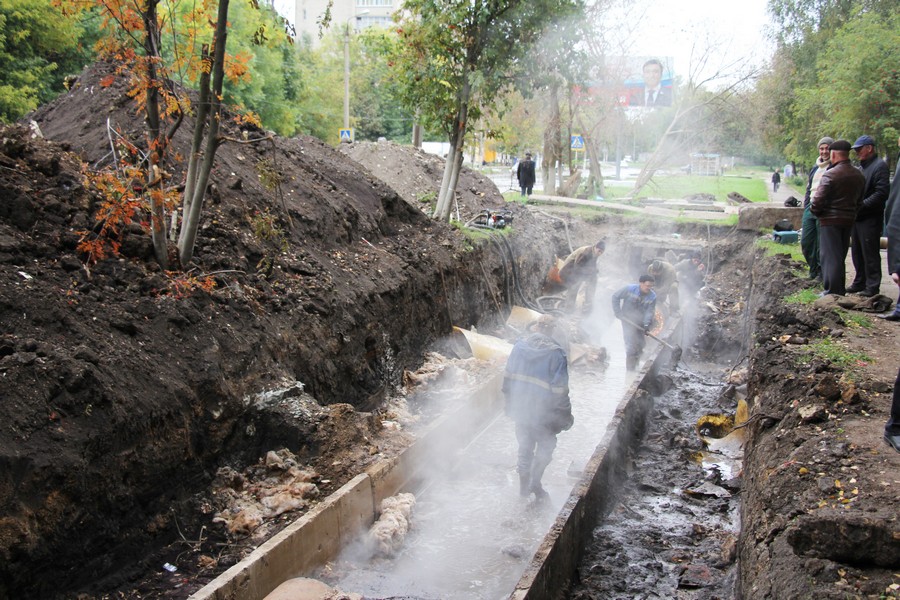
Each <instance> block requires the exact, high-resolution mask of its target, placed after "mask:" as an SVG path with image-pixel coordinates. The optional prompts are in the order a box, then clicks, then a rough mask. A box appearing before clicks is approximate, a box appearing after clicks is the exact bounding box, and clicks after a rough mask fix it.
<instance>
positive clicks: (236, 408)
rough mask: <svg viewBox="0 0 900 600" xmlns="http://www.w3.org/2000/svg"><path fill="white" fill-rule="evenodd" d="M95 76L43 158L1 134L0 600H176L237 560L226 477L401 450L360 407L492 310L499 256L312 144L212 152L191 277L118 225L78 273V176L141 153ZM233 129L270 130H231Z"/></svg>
mask: <svg viewBox="0 0 900 600" xmlns="http://www.w3.org/2000/svg"><path fill="white" fill-rule="evenodd" d="M108 73H109V68H108V66H106V65H97V66H95V67H93V68H92V69H89V70H88V71H87V72H85V73H84V74H83V75H82V76H81V78H80V79H79V81H78V83H77V85H76V86H75V87H74V88H73V90H72V92H71V93H70V94H68V95H67V96H65V97H62V98H60V99H59V100H58V101H56V102H54V103H52V104H50V105H48V106H45V107H43V108H41V109H40V110H39V111H38V112H37V113H35V114H34V115H32V117H33V118H34V120H35V121H36V122H37V123H38V124H39V126H40V129H41V130H42V131H43V134H44V135H45V136H46V137H47V138H48V139H53V140H58V142H52V141H48V140H45V139H41V138H35V137H32V136H31V134H30V130H28V129H27V128H22V127H11V128H5V129H3V130H2V132H0V194H2V197H3V198H4V201H3V203H2V205H0V323H2V330H0V374H2V377H0V382H2V383H0V386H2V394H0V395H2V397H3V398H4V402H3V403H2V404H0V420H2V422H3V423H4V427H3V428H2V430H0V464H2V465H3V471H4V473H6V474H7V476H5V477H4V478H3V479H2V480H0V506H2V507H3V517H2V519H0V558H2V560H0V598H5V597H12V596H15V597H17V598H28V597H42V598H51V597H55V596H60V597H65V596H70V597H71V596H74V595H75V594H76V593H77V592H86V593H88V594H89V595H90V594H98V595H99V594H100V593H101V592H109V591H110V590H116V589H119V590H126V591H125V592H123V593H126V594H138V595H142V596H147V595H156V596H159V597H186V596H187V595H188V594H189V593H190V591H191V589H196V588H197V587H199V586H200V585H202V584H203V583H204V581H205V580H207V579H208V578H209V577H211V576H213V575H215V574H216V573H217V572H220V571H221V570H222V569H224V568H225V567H227V566H229V565H230V564H232V563H234V562H235V561H236V560H238V559H240V558H241V557H242V555H243V553H244V552H246V551H247V548H248V546H247V545H246V543H243V542H242V540H241V539H238V538H237V537H236V536H233V535H231V534H229V533H228V532H227V530H226V529H225V527H224V525H223V524H214V523H212V519H213V517H214V514H215V512H217V511H219V510H220V509H219V507H218V505H217V504H216V503H214V502H211V501H210V498H209V497H208V494H209V493H210V492H209V490H210V489H211V488H210V483H211V482H212V480H213V478H214V476H215V474H216V472H217V471H218V470H219V469H220V468H221V467H224V466H229V467H232V468H233V469H234V470H235V471H236V472H241V471H243V470H244V469H245V468H246V467H247V466H249V465H254V464H257V462H258V461H259V460H260V459H261V458H262V457H265V456H266V455H267V453H268V452H270V451H279V450H281V449H282V448H287V449H289V450H290V452H292V453H293V454H294V455H295V456H296V460H297V463H298V465H299V466H301V467H303V468H309V469H310V470H312V471H314V472H316V473H317V474H318V479H317V480H316V481H317V485H318V487H319V489H320V493H321V494H322V495H326V494H328V493H330V491H332V490H333V489H335V488H336V487H337V486H339V485H340V484H341V483H343V481H345V480H346V479H347V478H348V477H349V476H352V475H354V474H356V473H357V472H359V470H360V469H361V468H362V467H363V466H364V465H365V464H367V463H368V462H370V461H372V460H374V459H375V458H377V457H378V456H379V454H380V453H390V452H391V451H393V449H394V448H395V447H396V445H398V444H400V445H402V443H403V439H402V436H397V435H395V432H388V431H386V430H385V428H384V427H383V426H382V425H381V416H380V415H377V414H372V413H369V412H360V411H359V409H365V410H371V409H373V408H376V407H379V406H380V404H381V402H382V400H383V399H384V398H385V397H386V395H387V393H388V392H389V391H390V390H391V389H392V388H393V387H395V386H399V384H400V382H401V379H402V373H403V371H404V369H408V368H415V367H417V366H418V365H419V364H420V363H421V360H422V358H421V357H422V353H423V351H424V350H425V349H426V348H427V347H428V345H429V344H431V343H433V342H434V340H436V339H437V338H439V337H440V336H443V335H445V334H446V332H448V331H449V330H450V324H451V323H453V324H459V325H462V326H472V325H474V324H476V323H478V321H479V319H480V317H481V315H484V314H489V312H490V311H489V310H487V307H488V306H491V305H493V304H495V302H496V298H501V299H503V294H504V292H503V290H502V289H500V288H501V285H499V284H498V282H502V278H503V276H504V273H505V269H504V260H505V259H502V258H501V257H500V256H498V255H497V254H496V253H495V252H494V251H493V250H492V249H491V248H477V247H476V248H474V249H473V248H472V246H471V245H470V244H469V243H468V242H467V241H466V239H465V238H464V237H463V236H462V235H461V234H460V233H459V232H458V231H456V230H454V229H453V228H451V227H449V226H446V225H444V224H440V223H436V222H434V221H432V220H431V219H429V218H428V217H426V216H425V215H424V214H423V213H422V211H421V210H419V209H418V208H416V207H413V206H410V205H409V204H408V203H407V202H405V201H404V200H403V199H402V198H401V197H400V196H399V195H398V194H397V193H396V192H395V191H393V190H392V189H390V188H388V187H387V186H386V185H384V184H383V183H382V182H381V181H379V180H378V179H377V178H375V177H373V176H372V175H371V174H370V173H369V172H368V171H367V170H366V169H364V168H361V167H360V165H359V164H357V163H354V162H352V161H349V160H347V159H346V157H344V156H343V155H342V154H341V153H339V152H337V151H335V150H334V149H333V148H331V147H328V146H326V145H324V144H322V143H321V142H319V141H317V140H315V139H312V138H294V139H290V140H281V139H276V140H274V141H266V142H263V143H260V144H249V145H248V144H240V145H236V144H225V145H224V146H223V147H222V148H221V149H220V151H219V153H218V155H217V159H216V166H215V169H214V173H213V184H212V185H211V186H210V189H209V194H208V199H207V204H206V206H205V209H204V210H205V213H204V216H203V219H202V221H203V222H202V225H201V228H200V231H199V237H198V241H197V250H196V260H195V264H194V265H192V269H191V271H189V272H187V273H185V274H173V273H164V272H161V271H160V269H159V268H158V267H157V266H156V264H155V263H154V262H153V260H152V259H151V247H150V240H149V236H148V235H147V234H146V231H145V228H144V227H140V226H137V225H133V226H131V227H129V228H128V229H127V231H125V234H124V237H123V238H122V240H121V241H122V253H121V256H120V257H116V258H111V259H107V260H103V261H100V262H98V263H97V264H96V265H94V266H93V267H92V268H91V269H90V270H89V271H88V270H86V269H85V268H83V266H82V262H81V261H82V258H83V257H82V256H80V255H79V253H78V251H77V250H76V246H77V244H78V242H79V240H80V239H81V237H82V236H84V235H91V233H90V232H91V231H93V230H94V228H95V226H96V223H95V219H94V217H95V212H96V210H97V207H98V204H99V198H98V197H97V196H96V195H95V194H94V193H93V192H92V191H91V190H89V189H86V188H85V186H84V183H83V177H82V174H81V168H82V164H81V161H84V162H85V163H86V164H87V165H89V166H97V165H101V164H109V162H110V160H111V156H112V155H111V152H112V148H111V146H110V137H112V138H113V139H116V138H117V136H120V135H121V136H124V137H127V138H128V139H129V140H130V141H131V142H132V143H134V144H135V145H136V146H138V147H142V146H143V145H144V144H143V141H142V137H141V134H140V131H141V121H140V117H139V116H138V115H137V114H136V113H135V107H134V106H133V104H132V102H131V100H130V99H129V98H128V97H127V95H126V94H125V83H124V82H122V81H120V80H118V79H116V80H115V81H114V82H113V83H112V85H105V83H106V82H105V81H103V80H104V77H105V76H106V75H107V74H108ZM244 133H246V137H248V138H250V139H254V138H257V137H263V136H264V133H265V132H261V131H258V130H255V129H253V128H252V127H251V128H248V127H246V126H243V129H241V128H239V127H238V125H237V124H236V123H234V122H233V121H231V120H227V121H226V123H225V134H226V135H228V136H229V137H232V138H234V139H243V138H244ZM190 134H191V132H190V123H187V122H186V123H185V125H183V126H182V129H181V130H180V131H179V132H178V134H177V136H176V138H175V141H174V150H175V151H177V152H180V153H182V154H184V153H185V151H186V148H187V146H188V140H189V136H190ZM114 145H115V144H114ZM179 176H180V175H179V173H178V172H177V170H176V171H175V172H174V173H173V181H176V182H177V181H178V177H179ZM273 176H274V178H275V179H277V180H278V181H280V182H281V186H280V191H281V193H280V194H279V193H278V189H277V188H272V187H271V186H270V185H269V184H270V183H271V182H272V180H273ZM517 223H518V224H519V225H520V226H521V227H522V228H523V229H522V231H523V232H527V231H528V227H529V223H532V224H533V223H534V221H533V220H531V219H529V217H528V214H527V213H523V214H522V215H521V218H518V219H517ZM86 232H87V233H86ZM535 235H536V236H540V235H545V236H546V237H544V238H542V242H543V243H542V244H541V245H540V246H538V247H531V246H528V247H526V246H525V245H524V244H522V243H521V242H518V241H516V238H515V236H514V237H513V239H512V244H513V246H515V247H517V248H518V249H520V250H521V251H522V254H521V257H520V262H521V264H520V265H519V268H520V270H521V272H523V273H528V271H529V270H534V271H536V270H538V265H541V267H540V269H541V270H542V269H543V266H542V265H544V264H547V263H548V262H549V255H550V253H552V251H553V249H554V247H555V246H556V245H557V244H556V240H555V239H554V237H553V235H554V234H553V232H550V234H549V235H547V234H540V233H537V234H535ZM532 239H533V237H532ZM530 241H531V240H529V242H530ZM542 253H545V254H547V255H546V256H545V255H543V254H542ZM204 275H208V276H210V277H212V278H213V279H214V281H215V283H216V285H215V288H214V289H212V290H211V291H205V290H204V289H202V288H199V287H197V286H196V285H194V282H195V280H196V278H199V277H202V276H204ZM504 301H505V299H504ZM410 324H415V327H411V326H410ZM304 398H305V400H303V399H304ZM300 400H303V402H300ZM310 402H311V403H312V404H315V405H319V406H320V409H317V410H303V409H302V408H303V406H307V407H309V406H311V405H310V404H309V403H310ZM304 501H305V500H304ZM272 512H273V513H277V512H278V511H277V510H276V511H272ZM295 517H296V513H293V512H287V513H284V514H281V515H274V516H273V518H274V519H275V523H274V524H273V525H272V526H271V529H272V530H274V529H277V527H279V526H280V525H278V523H281V524H282V525H283V524H284V523H286V522H287V520H288V519H291V518H295ZM200 556H203V557H205V558H203V560H202V561H201V560H200V558H199V557H200ZM210 558H212V559H213V560H209V559H210ZM165 563H170V564H174V565H177V566H178V571H177V574H175V575H173V574H171V573H169V572H167V571H166V570H163V569H162V565H163V564H165Z"/></svg>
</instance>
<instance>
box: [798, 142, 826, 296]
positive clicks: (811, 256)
mask: <svg viewBox="0 0 900 600" xmlns="http://www.w3.org/2000/svg"><path fill="white" fill-rule="evenodd" d="M833 143H834V140H833V139H832V138H830V137H828V136H825V137H823V138H822V139H821V140H819V143H818V145H817V148H818V150H819V158H817V159H816V164H815V166H814V167H813V168H812V169H810V170H809V179H807V181H806V195H805V196H804V197H803V225H802V228H801V230H802V234H801V236H800V249H801V250H803V257H804V258H805V259H806V264H807V265H809V278H810V279H821V278H822V270H821V268H820V267H819V220H818V219H817V218H816V216H815V215H814V214H812V211H811V210H810V208H809V205H810V202H811V201H812V195H813V194H814V193H815V191H816V188H818V187H819V183H821V182H822V176H823V175H824V174H825V171H827V170H828V167H830V166H831V144H833Z"/></svg>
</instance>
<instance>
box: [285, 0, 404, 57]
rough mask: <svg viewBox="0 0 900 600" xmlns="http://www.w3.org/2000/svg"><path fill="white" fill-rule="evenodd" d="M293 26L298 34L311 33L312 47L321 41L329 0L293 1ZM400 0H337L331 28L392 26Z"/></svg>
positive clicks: (333, 8)
mask: <svg viewBox="0 0 900 600" xmlns="http://www.w3.org/2000/svg"><path fill="white" fill-rule="evenodd" d="M294 2H295V4H294V6H295V11H294V27H295V28H296V30H297V37H304V36H308V37H309V38H310V39H311V40H312V43H313V46H316V45H318V43H319V23H318V21H320V20H321V19H322V15H324V14H325V8H326V7H327V6H328V0H294ZM399 5H400V0H334V4H333V5H332V7H331V29H332V30H333V31H334V30H339V31H342V32H343V31H344V27H347V26H349V27H350V30H351V31H360V30H362V29H366V28H367V27H389V26H390V25H391V23H392V22H393V21H392V20H391V15H392V14H393V13H394V11H395V10H397V8H399Z"/></svg>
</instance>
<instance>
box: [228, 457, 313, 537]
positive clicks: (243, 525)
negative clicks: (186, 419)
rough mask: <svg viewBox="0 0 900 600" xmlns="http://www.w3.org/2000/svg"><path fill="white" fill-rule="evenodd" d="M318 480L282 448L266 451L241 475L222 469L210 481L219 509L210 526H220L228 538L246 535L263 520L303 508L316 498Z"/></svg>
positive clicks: (254, 529) (230, 469)
mask: <svg viewBox="0 0 900 600" xmlns="http://www.w3.org/2000/svg"><path fill="white" fill-rule="evenodd" d="M318 478H319V475H318V474H317V473H316V472H315V471H313V470H311V469H304V468H301V467H300V466H299V465H298V461H297V457H296V456H294V454H293V453H292V452H291V451H290V450H287V449H286V448H282V449H281V450H278V451H269V452H268V453H266V456H265V458H263V459H262V460H260V462H259V463H258V464H256V465H253V466H250V467H248V468H247V469H245V470H244V471H243V472H242V473H239V472H237V471H235V470H234V469H232V468H231V467H222V468H220V469H219V470H218V472H216V479H215V480H214V481H213V496H214V498H215V500H214V501H215V504H216V505H217V506H219V507H220V508H219V510H218V512H217V513H216V515H215V516H214V517H213V523H222V524H223V525H224V527H225V529H227V530H228V532H229V533H230V534H231V535H235V536H240V537H243V536H247V535H250V534H251V533H253V532H254V531H256V530H257V529H258V528H259V527H260V526H261V525H262V524H263V523H264V522H265V521H267V520H271V519H274V518H275V517H278V516H279V515H282V514H284V513H286V512H290V511H296V510H302V509H305V508H307V506H308V504H309V500H310V499H312V498H315V497H317V496H318V495H319V488H318V486H317V485H316V483H314V482H315V481H316V480H318Z"/></svg>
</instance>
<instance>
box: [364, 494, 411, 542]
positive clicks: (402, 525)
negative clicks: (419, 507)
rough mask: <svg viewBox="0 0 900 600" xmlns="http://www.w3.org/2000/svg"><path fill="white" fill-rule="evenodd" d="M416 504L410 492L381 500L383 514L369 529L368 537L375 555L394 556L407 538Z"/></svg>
mask: <svg viewBox="0 0 900 600" xmlns="http://www.w3.org/2000/svg"><path fill="white" fill-rule="evenodd" d="M415 505H416V497H415V496H414V495H413V494H410V493H408V492H402V493H400V494H397V495H396V496H390V497H388V498H385V499H384V500H382V501H381V515H380V516H379V517H378V520H377V521H375V523H374V524H373V525H372V527H371V528H370V529H369V534H368V537H367V540H368V544H369V547H370V548H371V550H372V554H373V556H376V557H381V558H391V557H392V556H394V554H395V553H396V552H397V550H398V549H399V548H400V547H401V546H402V545H403V541H404V540H405V539H406V534H407V532H408V531H409V518H410V515H412V509H413V507H414V506H415Z"/></svg>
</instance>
